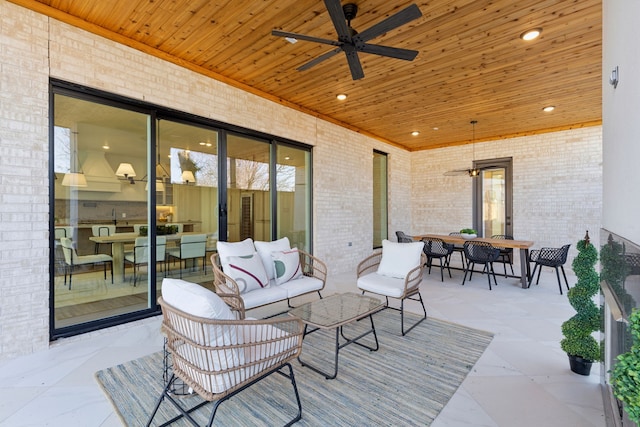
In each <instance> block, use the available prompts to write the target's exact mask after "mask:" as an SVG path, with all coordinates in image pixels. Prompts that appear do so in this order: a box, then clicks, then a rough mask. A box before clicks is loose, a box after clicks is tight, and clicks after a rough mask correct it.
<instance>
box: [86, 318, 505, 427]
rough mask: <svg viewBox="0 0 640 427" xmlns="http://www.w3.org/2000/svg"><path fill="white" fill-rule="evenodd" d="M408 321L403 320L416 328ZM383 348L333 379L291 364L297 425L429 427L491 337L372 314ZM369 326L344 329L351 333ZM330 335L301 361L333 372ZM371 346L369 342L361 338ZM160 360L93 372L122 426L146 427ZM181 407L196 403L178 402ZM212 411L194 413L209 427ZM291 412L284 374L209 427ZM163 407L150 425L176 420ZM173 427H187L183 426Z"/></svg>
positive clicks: (346, 361)
mask: <svg viewBox="0 0 640 427" xmlns="http://www.w3.org/2000/svg"><path fill="white" fill-rule="evenodd" d="M415 319H416V318H415V317H409V318H408V319H405V321H407V320H408V321H409V322H412V321H415ZM374 322H375V327H376V331H377V332H378V339H379V342H380V349H379V350H378V351H376V352H371V351H369V350H367V349H365V348H362V347H360V346H358V345H349V346H347V347H344V348H343V349H342V350H341V351H340V356H339V370H338V377H337V378H336V379H334V380H327V379H325V378H324V377H323V376H322V375H320V374H318V373H316V372H313V371H312V370H310V369H308V368H306V367H303V366H301V365H300V364H299V363H298V362H297V361H294V362H293V363H292V366H293V369H294V373H295V377H296V382H297V385H298V389H299V392H300V398H301V401H302V420H301V421H299V422H298V423H297V424H296V425H299V426H356V425H357V426H402V425H404V426H409V425H411V426H415V425H419V426H428V425H430V424H431V423H432V422H433V420H434V419H435V418H436V417H437V416H438V413H440V411H441V410H442V408H443V407H444V406H445V405H446V404H447V402H448V401H449V399H450V398H451V396H453V394H454V393H455V392H456V390H457V389H458V387H459V386H460V384H461V383H462V381H463V380H464V379H465V377H466V376H467V374H468V373H469V371H470V370H471V369H472V368H473V365H474V364H475V363H476V361H477V360H478V358H479V357H480V356H481V355H482V353H483V352H484V350H485V349H486V348H487V346H488V345H489V343H490V342H491V339H492V337H493V334H491V333H489V332H485V331H480V330H476V329H471V328H467V327H465V326H461V325H457V324H453V323H449V322H445V321H442V320H437V319H433V318H429V319H427V320H426V321H424V322H422V323H421V324H420V325H419V326H417V327H416V328H415V329H413V330H412V331H411V332H409V334H408V335H406V336H402V335H401V334H400V314H399V312H397V311H395V310H383V311H381V312H379V313H377V314H375V315H374ZM368 325H369V322H368V321H362V322H355V324H354V325H349V327H345V333H347V334H351V333H353V334H354V335H352V336H355V334H356V333H358V332H357V330H358V329H362V328H363V327H365V326H368ZM334 339H335V333H334V332H333V330H332V331H331V332H325V331H318V332H316V333H313V334H311V335H309V336H307V337H306V338H305V341H304V346H303V353H302V357H303V359H304V360H308V361H310V362H312V363H314V364H318V365H320V366H322V367H325V366H326V367H327V369H326V370H327V371H331V367H332V363H333V354H332V353H331V352H332V351H333V342H334V341H333V340H334ZM362 342H363V343H364V344H368V345H373V344H374V343H373V337H372V335H368V336H366V337H365V338H363V341H362ZM162 369H163V368H162V353H161V352H158V353H154V354H151V355H149V356H146V357H143V358H140V359H136V360H132V361H130V362H126V363H124V364H122V365H118V366H115V367H112V368H108V369H105V370H102V371H99V372H97V373H96V379H97V381H98V383H99V384H100V385H101V386H102V388H103V390H104V392H105V394H106V395H107V397H108V398H109V400H110V401H111V403H112V404H113V406H114V407H115V410H116V412H117V413H118V415H119V416H120V418H121V420H122V422H123V424H124V425H127V426H144V425H146V422H147V420H148V418H149V414H150V413H151V411H152V410H153V408H154V405H155V402H156V400H157V398H158V397H159V395H160V393H161V391H162V389H163V386H164V382H163V375H162V374H163V372H162ZM181 401H182V402H184V404H185V405H194V404H196V403H197V402H199V401H200V398H199V397H198V396H197V395H196V396H189V397H182V398H181ZM210 407H211V405H205V406H204V407H203V408H202V409H200V410H198V411H197V412H195V416H194V417H195V418H196V420H197V421H199V422H200V423H201V424H206V420H207V418H208V416H209V414H210ZM295 412H296V405H295V401H294V397H293V391H292V389H291V384H290V383H289V382H288V380H287V379H286V378H284V377H283V376H281V375H277V374H274V375H270V376H269V377H267V378H266V379H265V380H263V381H260V382H259V383H257V384H255V385H254V386H252V387H250V388H248V389H246V390H244V391H243V392H241V393H240V394H238V395H236V396H234V397H233V398H231V399H229V400H228V401H226V402H224V403H223V404H222V405H220V408H219V409H218V412H217V414H216V419H215V423H214V425H219V426H232V425H252V426H274V425H283V424H284V423H285V422H287V421H288V420H289V419H290V418H292V417H293V415H294V414H295ZM176 413H177V412H176V410H175V408H174V407H173V406H172V405H171V404H170V403H168V402H166V401H165V402H163V404H162V406H161V407H160V411H159V412H158V414H157V415H156V418H155V420H154V423H153V425H158V424H161V423H162V421H164V420H168V419H170V418H171V417H173V416H175V415H176ZM174 425H176V426H182V425H188V424H187V423H186V422H185V421H184V420H180V421H178V422H176V423H175V424H174Z"/></svg>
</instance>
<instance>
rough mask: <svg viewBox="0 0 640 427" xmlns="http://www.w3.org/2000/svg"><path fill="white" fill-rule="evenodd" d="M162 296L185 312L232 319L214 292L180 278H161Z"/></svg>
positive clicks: (227, 308) (230, 313) (200, 315)
mask: <svg viewBox="0 0 640 427" xmlns="http://www.w3.org/2000/svg"><path fill="white" fill-rule="evenodd" d="M162 298H163V299H164V300H165V301H166V302H167V304H170V305H172V306H174V307H175V308H177V309H178V310H181V311H184V312H185V313H188V314H191V315H193V316H198V317H205V318H207V319H218V320H234V319H235V316H234V315H233V313H232V312H231V309H230V308H229V306H228V305H227V304H225V302H224V301H223V300H222V299H221V298H220V297H219V296H218V295H216V294H215V292H212V291H210V290H209V289H207V288H205V287H203V286H200V285H198V284H197V283H191V282H187V281H186V280H181V279H170V278H164V279H162Z"/></svg>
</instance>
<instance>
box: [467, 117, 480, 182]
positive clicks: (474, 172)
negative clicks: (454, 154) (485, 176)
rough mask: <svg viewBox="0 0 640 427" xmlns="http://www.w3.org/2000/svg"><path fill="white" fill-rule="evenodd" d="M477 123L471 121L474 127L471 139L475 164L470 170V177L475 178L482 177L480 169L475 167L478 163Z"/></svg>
mask: <svg viewBox="0 0 640 427" xmlns="http://www.w3.org/2000/svg"><path fill="white" fill-rule="evenodd" d="M476 123H478V121H477V120H471V126H472V127H473V136H472V138H471V149H472V150H473V151H472V152H473V163H472V164H471V169H469V176H470V177H472V178H474V177H476V176H478V175H480V169H478V168H476V167H475V163H476Z"/></svg>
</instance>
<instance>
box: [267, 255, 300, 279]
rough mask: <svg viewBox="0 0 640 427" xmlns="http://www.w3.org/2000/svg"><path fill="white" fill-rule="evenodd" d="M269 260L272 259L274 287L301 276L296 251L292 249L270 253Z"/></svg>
mask: <svg viewBox="0 0 640 427" xmlns="http://www.w3.org/2000/svg"><path fill="white" fill-rule="evenodd" d="M271 258H272V259H273V271H274V275H275V280H276V285H281V284H283V283H286V282H288V281H289V280H293V279H297V278H298V277H301V276H302V270H301V269H300V254H299V253H298V249H296V248H294V249H292V250H290V251H279V252H272V253H271Z"/></svg>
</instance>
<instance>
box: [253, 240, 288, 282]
mask: <svg viewBox="0 0 640 427" xmlns="http://www.w3.org/2000/svg"><path fill="white" fill-rule="evenodd" d="M255 245H256V251H258V254H259V255H260V258H262V263H263V264H264V270H265V271H266V272H267V277H268V278H269V280H271V279H273V278H275V272H274V270H273V260H272V259H271V253H272V252H281V251H290V250H291V243H289V238H288V237H283V238H282V239H278V240H274V241H273V242H261V241H256V242H255Z"/></svg>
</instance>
